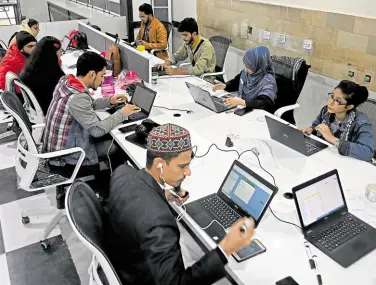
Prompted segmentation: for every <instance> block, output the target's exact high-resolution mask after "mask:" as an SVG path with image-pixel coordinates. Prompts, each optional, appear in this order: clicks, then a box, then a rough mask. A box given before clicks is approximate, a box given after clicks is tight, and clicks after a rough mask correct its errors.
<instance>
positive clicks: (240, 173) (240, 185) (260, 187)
mask: <svg viewBox="0 0 376 285" xmlns="http://www.w3.org/2000/svg"><path fill="white" fill-rule="evenodd" d="M277 191H278V189H277V188H276V187H275V186H273V185H272V184H270V183H269V182H268V181H266V180H265V179H263V178H262V177H260V176H258V175H257V174H256V173H254V172H253V171H252V170H250V169H249V168H247V167H246V166H245V165H244V164H242V163H241V162H239V161H237V160H235V161H234V163H233V164H232V166H231V168H230V170H229V171H228V173H227V175H226V177H225V179H224V180H223V182H222V185H221V187H220V188H219V190H218V192H217V193H215V194H212V195H209V196H206V197H204V198H202V199H199V200H197V201H194V202H191V203H188V204H186V208H187V213H188V214H189V215H190V216H191V217H192V218H193V220H195V221H196V222H197V224H199V226H200V227H201V228H205V227H207V226H208V225H209V224H210V223H211V222H212V221H213V220H216V221H218V222H219V223H220V226H219V225H218V224H217V223H213V224H212V226H210V227H208V228H207V229H206V230H205V232H206V233H207V234H208V235H209V236H210V237H211V238H212V239H213V240H214V241H215V242H219V241H220V240H221V239H222V238H223V237H224V236H225V235H226V232H225V231H224V229H227V228H229V227H231V226H232V224H233V223H235V222H236V221H237V220H238V219H240V218H242V217H251V218H253V219H254V221H255V226H256V227H257V226H258V224H259V223H260V221H261V218H262V217H263V215H264V213H265V211H266V210H267V208H268V206H269V204H270V202H271V201H272V199H273V197H274V195H275V194H276V193H277Z"/></svg>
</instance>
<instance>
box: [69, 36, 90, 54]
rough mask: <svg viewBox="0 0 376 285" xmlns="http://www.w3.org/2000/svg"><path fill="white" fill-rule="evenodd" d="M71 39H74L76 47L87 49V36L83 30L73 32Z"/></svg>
mask: <svg viewBox="0 0 376 285" xmlns="http://www.w3.org/2000/svg"><path fill="white" fill-rule="evenodd" d="M73 39H74V40H75V41H76V44H77V47H76V48H77V49H80V50H85V49H89V45H88V43H87V36H86V34H85V33H83V32H79V33H78V34H75V35H74V37H73Z"/></svg>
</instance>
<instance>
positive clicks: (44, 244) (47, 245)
mask: <svg viewBox="0 0 376 285" xmlns="http://www.w3.org/2000/svg"><path fill="white" fill-rule="evenodd" d="M40 246H41V247H42V249H43V250H47V249H49V248H50V247H51V243H50V242H49V241H46V240H45V241H41V242H40Z"/></svg>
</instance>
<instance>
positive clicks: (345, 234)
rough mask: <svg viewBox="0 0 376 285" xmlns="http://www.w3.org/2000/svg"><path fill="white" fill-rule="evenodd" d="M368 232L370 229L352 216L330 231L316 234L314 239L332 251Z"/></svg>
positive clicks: (345, 218)
mask: <svg viewBox="0 0 376 285" xmlns="http://www.w3.org/2000/svg"><path fill="white" fill-rule="evenodd" d="M367 230H368V227H367V226H366V225H364V224H363V223H360V222H358V221H356V220H354V218H353V217H352V216H351V215H348V216H346V217H344V218H343V219H342V220H341V221H340V222H338V223H337V224H335V225H332V226H330V227H329V228H328V229H326V230H324V231H322V232H320V233H319V234H316V235H315V236H313V237H312V238H313V239H314V240H316V241H317V242H318V243H320V244H321V245H322V246H324V247H325V248H326V249H328V250H330V251H332V250H334V249H336V248H337V247H339V246H340V245H342V244H344V243H345V242H347V241H349V240H351V239H352V238H354V237H356V236H358V235H360V234H362V233H364V232H366V231H367Z"/></svg>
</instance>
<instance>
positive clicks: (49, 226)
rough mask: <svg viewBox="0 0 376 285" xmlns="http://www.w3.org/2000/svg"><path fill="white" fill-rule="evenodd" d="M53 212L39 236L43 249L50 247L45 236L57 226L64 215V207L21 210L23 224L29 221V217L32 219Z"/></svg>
mask: <svg viewBox="0 0 376 285" xmlns="http://www.w3.org/2000/svg"><path fill="white" fill-rule="evenodd" d="M54 212H55V214H54V216H53V217H52V219H51V220H50V221H49V222H48V224H47V227H46V228H45V229H44V230H43V233H42V235H41V236H40V238H39V240H40V244H41V247H42V249H43V250H47V249H48V248H49V247H50V243H49V242H48V241H47V238H48V236H49V235H50V234H51V232H52V231H53V230H54V229H55V228H56V227H57V226H58V224H59V223H60V221H61V220H62V219H63V218H64V217H65V216H66V212H65V209H63V210H56V208H55V207H48V208H43V209H33V210H29V211H25V212H22V216H21V221H22V223H23V224H24V225H26V224H29V223H30V217H31V218H32V219H33V218H39V217H40V216H43V215H48V214H51V213H54Z"/></svg>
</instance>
